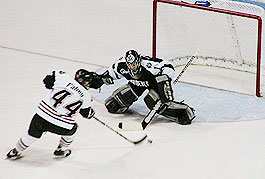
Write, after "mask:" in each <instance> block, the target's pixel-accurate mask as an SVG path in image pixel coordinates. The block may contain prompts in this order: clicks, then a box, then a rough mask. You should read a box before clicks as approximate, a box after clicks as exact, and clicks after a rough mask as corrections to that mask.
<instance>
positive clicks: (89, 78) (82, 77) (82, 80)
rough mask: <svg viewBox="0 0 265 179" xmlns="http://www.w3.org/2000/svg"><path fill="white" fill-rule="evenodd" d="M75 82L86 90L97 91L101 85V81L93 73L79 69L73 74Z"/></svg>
mask: <svg viewBox="0 0 265 179" xmlns="http://www.w3.org/2000/svg"><path fill="white" fill-rule="evenodd" d="M75 80H76V81H77V82H78V83H79V84H81V85H82V86H84V87H85V88H86V89H87V88H95V89H98V88H100V87H101V86H102V85H103V81H102V79H101V78H100V77H99V76H98V74H96V73H95V72H89V71H87V70H85V69H79V70H77V72H76V73H75Z"/></svg>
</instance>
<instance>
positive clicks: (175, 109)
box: [159, 101, 195, 125]
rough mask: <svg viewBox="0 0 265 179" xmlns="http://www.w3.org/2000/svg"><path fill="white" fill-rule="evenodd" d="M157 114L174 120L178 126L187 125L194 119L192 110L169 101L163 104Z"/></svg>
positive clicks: (180, 103)
mask: <svg viewBox="0 0 265 179" xmlns="http://www.w3.org/2000/svg"><path fill="white" fill-rule="evenodd" d="M163 105H164V107H163V106H162V110H161V111H160V112H159V114H161V115H163V116H165V117H168V118H170V119H173V120H175V121H176V122H178V123H179V124H182V125H188V124H191V121H192V120H193V119H194V118H195V114H194V109H193V108H191V107H190V106H188V105H187V104H185V103H182V102H175V101H170V102H167V103H165V104H163Z"/></svg>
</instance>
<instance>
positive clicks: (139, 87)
mask: <svg viewBox="0 0 265 179" xmlns="http://www.w3.org/2000/svg"><path fill="white" fill-rule="evenodd" d="M140 64H141V65H140V69H139V73H138V75H137V78H135V77H133V76H132V75H131V74H130V70H129V68H128V66H127V64H126V61H125V59H124V57H121V58H120V59H119V60H118V61H117V62H116V63H114V64H113V65H112V66H111V67H110V68H109V69H108V72H109V75H110V76H111V77H112V78H113V79H114V80H117V79H121V78H126V79H127V80H128V83H129V85H130V86H131V87H132V89H133V91H134V92H135V93H136V94H137V95H138V96H140V95H141V94H142V93H143V92H144V91H145V90H146V89H149V90H150V89H154V90H155V91H157V82H156V79H155V78H156V77H157V76H160V75H163V74H166V75H168V77H169V78H170V79H173V78H175V70H174V68H173V65H172V64H171V63H170V62H169V61H168V60H162V59H159V58H152V57H149V56H141V62H140Z"/></svg>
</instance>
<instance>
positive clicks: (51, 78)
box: [43, 71, 55, 89]
mask: <svg viewBox="0 0 265 179" xmlns="http://www.w3.org/2000/svg"><path fill="white" fill-rule="evenodd" d="M54 82H55V71H53V72H52V75H47V76H46V77H45V78H44V79H43V83H44V84H45V87H46V88H47V89H52V87H53V86H54Z"/></svg>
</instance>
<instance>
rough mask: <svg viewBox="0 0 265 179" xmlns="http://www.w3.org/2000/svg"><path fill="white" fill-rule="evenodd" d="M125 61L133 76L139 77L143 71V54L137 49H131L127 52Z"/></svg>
mask: <svg viewBox="0 0 265 179" xmlns="http://www.w3.org/2000/svg"><path fill="white" fill-rule="evenodd" d="M125 61H126V65H127V67H128V69H129V70H130V74H131V76H132V77H133V78H135V77H137V76H138V75H139V72H140V71H141V56H140V55H139V54H138V53H137V52H136V51H135V50H129V51H127V52H126V54H125Z"/></svg>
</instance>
